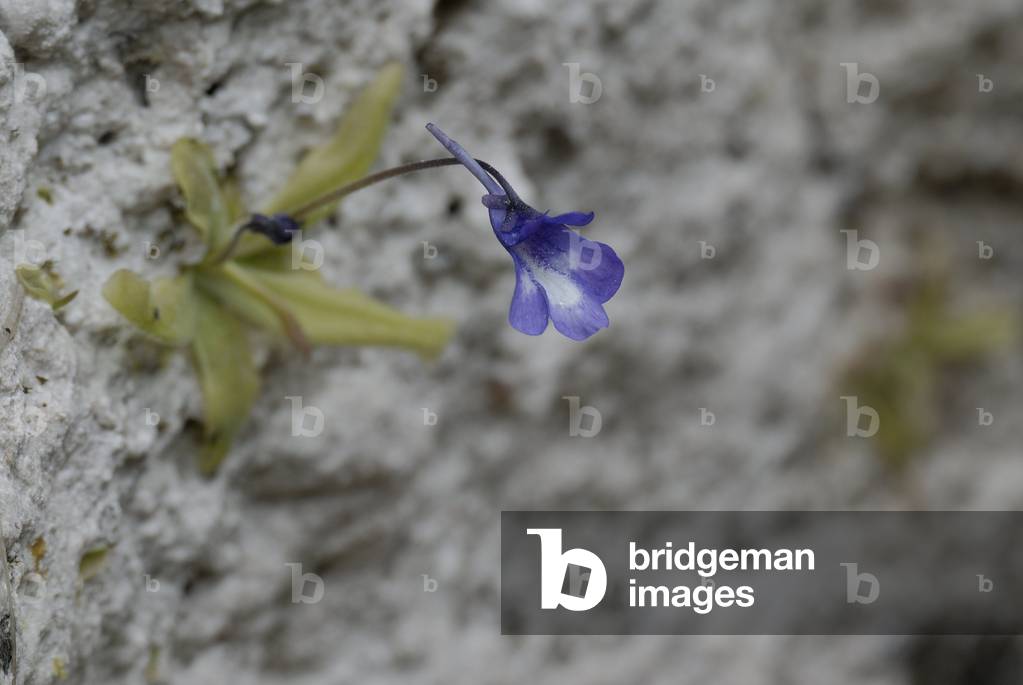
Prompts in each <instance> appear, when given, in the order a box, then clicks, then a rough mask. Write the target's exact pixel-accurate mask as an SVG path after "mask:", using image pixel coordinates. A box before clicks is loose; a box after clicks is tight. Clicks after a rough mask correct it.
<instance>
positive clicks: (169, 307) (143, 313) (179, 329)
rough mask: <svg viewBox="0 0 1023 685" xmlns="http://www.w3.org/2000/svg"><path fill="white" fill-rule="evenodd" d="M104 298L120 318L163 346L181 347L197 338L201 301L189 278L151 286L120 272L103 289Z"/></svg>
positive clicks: (168, 280)
mask: <svg viewBox="0 0 1023 685" xmlns="http://www.w3.org/2000/svg"><path fill="white" fill-rule="evenodd" d="M103 297H105V298H106V300H107V302H109V303H110V304H111V305H113V307H114V309H116V310H117V311H118V312H120V313H121V316H123V317H124V318H126V319H128V321H130V322H132V323H133V324H135V325H136V326H137V327H138V328H140V329H141V330H142V331H144V332H146V333H148V334H149V335H152V336H154V337H156V338H158V339H159V340H161V341H162V342H165V343H167V344H170V345H181V344H184V343H187V342H188V341H189V340H191V339H192V337H193V335H194V334H195V330H196V316H197V311H196V309H197V301H198V298H197V296H196V294H195V290H194V288H193V287H192V279H191V276H189V275H188V274H184V275H181V276H177V277H174V278H158V279H156V280H155V281H153V282H152V283H150V282H149V281H147V280H146V279H144V278H142V277H141V276H139V275H138V274H136V273H135V272H133V271H128V270H127V269H120V270H118V271H115V272H114V274H113V275H112V276H111V277H110V278H109V279H108V280H107V282H106V283H105V284H104V285H103Z"/></svg>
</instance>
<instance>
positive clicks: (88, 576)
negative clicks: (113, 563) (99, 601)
mask: <svg viewBox="0 0 1023 685" xmlns="http://www.w3.org/2000/svg"><path fill="white" fill-rule="evenodd" d="M109 552H110V550H109V549H107V548H106V547H95V548H93V549H90V550H89V551H87V552H86V553H85V554H83V555H82V558H81V559H79V560H78V578H79V580H81V581H82V582H83V583H84V582H88V581H90V580H92V579H93V578H95V577H96V576H97V575H98V574H99V572H100V571H102V570H103V567H104V566H106V564H107V554H108V553H109Z"/></svg>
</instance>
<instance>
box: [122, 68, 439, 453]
mask: <svg viewBox="0 0 1023 685" xmlns="http://www.w3.org/2000/svg"><path fill="white" fill-rule="evenodd" d="M400 82H401V68H400V67H399V66H397V65H391V66H388V67H385V68H384V69H383V70H382V71H381V72H380V74H379V75H378V76H377V78H376V79H375V80H374V82H373V83H372V84H371V85H370V86H368V87H367V88H366V89H365V90H364V91H363V92H362V93H361V94H360V95H359V96H358V98H357V99H356V100H355V102H354V103H353V105H352V106H351V108H350V109H349V110H348V112H347V113H346V114H345V116H344V118H343V119H342V121H341V124H340V126H339V128H338V130H337V133H336V134H335V136H334V137H333V138H332V139H331V140H330V141H329V142H328V143H327V144H326V145H324V146H323V147H320V148H317V149H314V150H313V151H311V152H310V153H309V154H308V155H306V157H305V158H304V159H303V160H302V162H301V163H300V164H299V165H298V168H297V169H296V170H295V172H294V174H293V175H292V177H291V179H290V180H289V181H288V182H287V183H286V184H285V185H284V187H283V188H282V189H281V191H280V192H279V193H278V194H277V195H276V196H275V197H274V199H273V200H271V201H270V203H269V204H268V205H267V206H266V207H265V208H263V210H262V211H261V212H260V213H258V214H254V215H251V216H250V218H249V219H248V220H246V219H245V218H244V217H246V216H248V214H247V213H246V212H245V211H244V210H243V209H242V207H241V206H240V203H239V202H238V201H237V196H236V195H235V194H234V193H232V192H231V190H230V188H229V187H228V186H226V185H225V184H224V183H223V182H222V179H221V178H220V176H219V174H218V173H217V169H216V166H215V164H214V161H213V156H212V154H211V153H210V151H209V150H208V149H207V148H206V146H205V145H203V144H202V143H201V142H199V141H196V140H191V139H184V140H179V141H178V142H177V143H175V145H174V147H173V149H172V152H171V164H172V168H173V172H174V176H175V179H176V180H177V183H178V185H179V187H180V188H181V192H182V195H183V196H184V198H185V205H186V208H185V215H186V217H187V219H188V221H189V223H191V224H192V225H193V226H194V227H195V228H196V229H197V230H198V231H199V233H200V234H201V236H202V238H203V240H204V242H205V243H206V245H207V253H206V257H205V258H204V259H203V260H202V261H201V262H199V263H198V264H193V265H189V266H186V267H184V268H183V269H182V271H181V273H180V275H178V276H176V277H174V278H159V279H156V280H154V281H152V282H149V281H147V280H145V279H143V278H142V277H141V276H139V275H137V274H135V273H133V272H131V271H128V270H123V269H122V270H119V271H117V272H115V273H114V274H113V275H112V276H111V277H110V279H109V280H108V281H107V283H106V284H105V285H104V288H103V295H104V297H106V299H107V300H108V301H109V302H110V304H111V305H113V307H114V308H115V309H117V311H118V312H120V313H121V315H122V316H124V317H125V318H126V319H128V320H129V321H130V322H131V323H133V324H134V325H135V326H137V327H138V328H139V329H141V330H142V331H144V332H145V333H147V334H149V335H150V336H152V337H154V338H156V339H157V340H159V341H161V342H163V343H165V344H168V345H175V346H182V347H188V348H189V349H190V351H191V356H192V360H193V364H194V367H195V369H196V372H197V374H198V376H199V385H200V387H201V389H202V394H203V405H204V433H203V444H202V449H201V452H200V456H199V464H200V467H201V469H202V470H203V471H204V472H206V473H212V472H213V471H215V470H216V468H217V466H218V465H219V464H220V463H221V461H222V460H223V458H224V457H225V456H226V454H227V452H228V450H229V449H230V446H231V443H232V441H233V440H234V438H235V437H236V436H237V435H238V434H239V432H240V431H241V429H242V427H243V425H244V423H245V421H246V419H247V417H248V415H249V412H250V410H251V408H252V405H253V403H254V401H255V399H256V396H257V394H258V391H259V384H260V383H259V373H258V371H257V369H256V367H255V364H254V362H253V359H252V355H251V352H250V350H249V347H248V341H247V338H246V325H248V326H252V327H256V328H262V329H265V330H269V331H271V332H273V333H276V334H279V335H281V336H284V337H287V338H289V339H290V340H291V341H292V342H293V343H295V344H296V345H297V346H298V347H299V348H300V349H303V350H308V348H309V346H311V345H383V346H395V347H403V348H406V349H411V350H414V351H416V352H418V353H420V354H421V355H423V356H424V357H431V356H433V355H436V354H437V353H439V351H440V350H441V349H442V348H443V346H444V345H445V344H446V342H447V340H448V339H449V337H450V335H451V332H452V325H451V323H450V322H448V321H446V320H440V319H421V318H412V317H408V316H405V315H404V314H401V313H400V312H398V311H396V310H394V309H392V308H390V307H388V306H386V305H384V304H382V303H379V302H376V301H374V300H373V299H371V298H369V297H367V296H366V295H363V294H361V293H359V292H357V291H355V290H351V289H344V290H339V289H336V288H333V287H332V286H330V285H329V284H328V283H327V282H326V281H325V280H324V279H323V277H322V276H321V274H320V273H319V271H318V270H316V269H314V268H313V267H312V265H311V264H308V263H306V262H304V261H302V259H301V257H300V256H296V255H294V254H293V253H292V251H291V250H277V251H274V250H273V247H274V245H275V244H281V243H284V242H289V241H290V240H291V237H292V236H293V235H294V234H295V233H296V232H297V230H298V227H299V223H298V222H297V221H294V220H292V219H291V218H290V217H291V216H293V215H297V210H300V209H301V208H303V207H306V206H308V205H309V204H310V203H311V202H313V201H314V200H315V199H316V198H318V197H322V196H323V195H324V194H325V193H329V191H331V190H332V189H336V188H337V187H339V186H344V185H345V184H349V183H351V182H353V181H356V180H357V179H359V178H362V177H363V176H365V174H366V172H367V171H368V170H369V168H370V166H371V164H372V163H373V160H374V158H375V157H376V153H377V149H378V148H379V146H380V142H381V140H382V138H383V135H384V132H385V130H386V125H387V122H388V120H389V119H390V111H391V107H392V104H393V102H394V100H395V97H396V95H397V92H398V87H399V85H400ZM336 205H337V202H336V201H333V202H328V203H320V204H318V205H316V207H315V210H314V211H311V212H308V213H307V214H305V215H303V216H302V225H304V226H309V225H311V224H312V223H314V222H315V221H317V220H318V219H320V218H323V217H324V216H327V215H329V214H330V213H331V212H332V211H333V210H334V208H335V207H336ZM239 226H244V227H248V229H249V230H248V232H245V231H239V230H238V227H239ZM257 233H262V234H263V235H264V236H265V237H269V238H270V239H271V240H270V241H267V240H266V239H265V238H263V237H259V236H258V235H254V234H257Z"/></svg>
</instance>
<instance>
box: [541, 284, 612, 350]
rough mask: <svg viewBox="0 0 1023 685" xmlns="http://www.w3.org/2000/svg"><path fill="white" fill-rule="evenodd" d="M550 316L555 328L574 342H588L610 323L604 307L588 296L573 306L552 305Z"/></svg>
mask: <svg viewBox="0 0 1023 685" xmlns="http://www.w3.org/2000/svg"><path fill="white" fill-rule="evenodd" d="M550 314H551V321H553V322H554V328H556V329H557V330H558V332H559V333H561V334H562V335H563V336H565V337H566V338H571V339H572V340H586V338H588V337H590V336H591V335H593V334H594V333H596V332H597V331H599V330H600V329H601V328H607V327H608V324H609V323H610V321H608V318H607V313H606V312H605V311H604V307H602V306H601V304H600V303H599V302H597V301H596V300H595V299H594V298H592V297H589V296H586V295H584V296H582V297H581V298H579V300H578V301H576V302H575V303H572V304H554V303H551V305H550Z"/></svg>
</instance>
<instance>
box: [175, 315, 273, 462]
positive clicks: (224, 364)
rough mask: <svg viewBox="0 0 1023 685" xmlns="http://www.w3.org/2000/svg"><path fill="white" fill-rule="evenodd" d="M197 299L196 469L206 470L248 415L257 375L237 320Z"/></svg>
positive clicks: (218, 459) (256, 389) (223, 453)
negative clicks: (199, 441)
mask: <svg viewBox="0 0 1023 685" xmlns="http://www.w3.org/2000/svg"><path fill="white" fill-rule="evenodd" d="M197 302H198V306H197V311H198V317H197V323H198V326H197V328H196V335H195V339H194V340H193V341H192V352H193V357H194V361H195V369H196V373H197V374H198V375H199V385H200V387H201V388H202V397H203V445H202V450H201V452H200V455H199V468H200V469H201V470H202V472H203V473H206V474H211V473H213V472H214V471H216V469H217V467H218V466H219V465H220V462H221V461H223V459H224V457H225V456H227V452H228V450H229V449H230V448H231V443H232V442H233V441H234V439H235V437H236V436H237V435H238V432H239V431H240V430H241V428H242V426H243V425H244V424H245V421H246V419H248V416H249V412H250V411H251V409H252V404H253V402H255V400H256V395H257V393H258V392H259V374H258V372H257V371H256V366H255V364H254V362H253V361H252V353H251V351H250V350H249V344H248V340H247V339H246V337H245V329H244V327H243V326H242V324H241V322H240V321H238V319H236V318H235V317H234V316H232V315H231V314H230V313H229V312H227V311H224V309H222V308H221V307H219V306H218V305H217V303H215V302H213V301H211V300H209V299H208V298H206V297H202V296H200V297H198V298H197Z"/></svg>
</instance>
